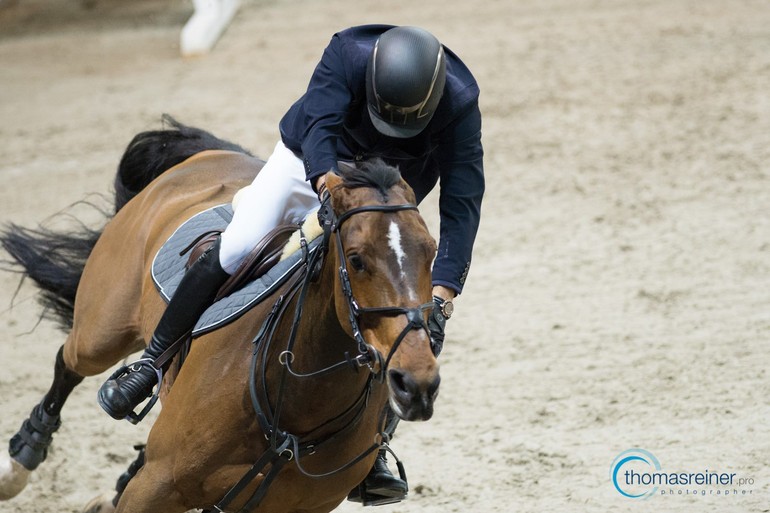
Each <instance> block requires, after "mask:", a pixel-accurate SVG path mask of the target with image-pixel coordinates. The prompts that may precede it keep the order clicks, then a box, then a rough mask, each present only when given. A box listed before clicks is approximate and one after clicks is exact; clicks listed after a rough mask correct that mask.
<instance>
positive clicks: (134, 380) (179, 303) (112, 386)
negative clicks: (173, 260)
mask: <svg viewBox="0 0 770 513" xmlns="http://www.w3.org/2000/svg"><path fill="white" fill-rule="evenodd" d="M219 246H220V239H217V240H216V242H215V243H214V244H212V246H211V247H210V248H208V249H207V250H206V251H205V252H204V253H203V254H202V255H201V256H200V257H199V258H198V260H196V261H195V263H194V264H193V265H192V266H190V268H189V269H188V270H187V273H185V275H184V277H183V278H182V281H181V282H179V286H178V287H177V289H176V292H174V295H173V296H172V297H171V301H169V303H168V306H167V307H166V311H165V312H164V313H163V316H162V317H161V318H160V322H159V323H158V326H157V328H155V333H154V334H153V336H152V339H151V340H150V344H149V346H148V347H147V349H146V350H145V351H144V353H143V354H142V357H141V358H140V360H139V361H137V362H136V363H134V364H132V365H130V366H129V367H127V368H126V370H125V371H124V372H123V373H122V374H120V375H118V376H117V377H116V376H113V377H112V378H110V379H109V380H107V381H106V382H105V383H104V384H103V385H102V387H101V388H100V389H99V394H98V396H97V401H98V402H99V405H100V406H101V407H102V408H104V411H106V412H107V413H109V414H110V416H111V417H113V418H116V419H124V418H126V417H128V416H129V415H130V414H132V413H133V411H134V408H136V406H137V405H138V404H139V403H141V402H142V401H143V400H145V399H146V398H147V397H149V396H150V395H152V389H153V388H154V387H155V385H156V384H157V383H158V375H159V370H160V369H159V368H158V367H157V366H156V365H155V360H156V359H157V358H158V357H159V356H160V355H161V354H163V353H164V352H165V351H166V349H168V348H169V347H170V346H171V345H172V344H173V343H174V342H176V341H177V340H179V339H181V338H184V337H187V336H189V334H190V332H191V331H192V329H193V327H195V323H196V322H197V321H198V318H199V317H200V316H201V315H202V314H203V312H205V311H206V309H207V308H208V307H209V306H211V304H212V303H213V302H214V298H215V297H216V294H217V291H218V290H219V288H220V287H221V286H222V285H223V284H224V282H225V281H227V278H229V277H230V275H229V274H227V273H226V272H225V271H224V270H223V269H222V266H221V265H220V263H219ZM138 420H141V419H136V421H137V422H138Z"/></svg>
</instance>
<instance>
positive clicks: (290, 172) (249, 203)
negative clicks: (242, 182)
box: [219, 141, 319, 274]
mask: <svg viewBox="0 0 770 513" xmlns="http://www.w3.org/2000/svg"><path fill="white" fill-rule="evenodd" d="M318 206H319V202H318V196H317V195H316V193H315V191H313V188H312V187H311V186H310V183H309V182H307V181H306V180H305V166H304V165H303V164H302V160H301V159H299V158H297V157H296V155H294V153H292V151H291V150H289V149H288V148H287V147H286V146H284V144H283V142H282V141H278V144H276V145H275V149H274V150H273V154H272V155H271V156H270V158H269V159H267V162H266V163H265V166H264V167H263V168H262V170H261V171H260V172H259V174H257V177H256V178H254V181H253V182H252V183H251V184H250V185H248V186H247V187H244V188H243V189H241V190H240V191H239V192H238V203H237V206H236V207H235V214H234V216H233V220H232V221H230V224H229V225H227V228H226V229H225V231H224V232H222V243H221V244H222V245H221V247H220V250H219V261H220V263H221V265H222V268H223V269H224V270H225V271H226V272H228V273H230V274H232V273H234V272H235V270H236V269H237V268H238V265H240V263H241V261H243V259H244V258H245V257H246V255H248V254H249V252H250V251H251V250H252V248H254V246H256V245H257V244H258V243H259V241H260V240H262V238H263V237H264V236H265V235H267V234H268V233H269V232H270V230H272V229H273V228H275V227H276V226H278V225H281V224H289V223H300V222H302V221H303V220H304V219H305V217H307V215H308V214H309V213H310V212H311V211H313V210H315V209H316V208H318Z"/></svg>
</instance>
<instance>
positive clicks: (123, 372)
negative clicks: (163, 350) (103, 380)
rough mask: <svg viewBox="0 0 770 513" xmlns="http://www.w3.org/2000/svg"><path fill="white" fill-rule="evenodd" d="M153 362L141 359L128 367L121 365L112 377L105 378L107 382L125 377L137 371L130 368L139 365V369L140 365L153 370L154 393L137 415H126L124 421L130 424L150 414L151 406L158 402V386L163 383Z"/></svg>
mask: <svg viewBox="0 0 770 513" xmlns="http://www.w3.org/2000/svg"><path fill="white" fill-rule="evenodd" d="M153 363H154V360H152V359H151V358H141V359H139V360H136V361H135V362H133V363H130V364H128V365H123V366H122V367H120V368H119V369H118V370H116V371H115V372H113V373H112V375H111V376H110V377H109V378H107V381H109V380H113V379H114V380H117V379H118V378H119V377H121V376H125V375H126V374H129V372H131V371H132V370H133V371H136V370H137V369H136V368H134V369H132V367H135V366H137V365H139V366H140V367H141V364H145V365H149V366H150V367H152V368H153V369H155V374H156V375H157V377H158V383H157V385H155V387H154V392H153V393H152V396H150V401H149V402H148V403H147V404H145V405H144V408H142V410H141V411H140V412H139V413H136V412H133V411H132V412H130V413H129V414H128V415H126V417H125V420H127V421H129V422H130V423H131V424H139V423H140V422H141V421H142V420H143V419H144V418H145V417H146V416H147V414H148V413H149V412H150V410H151V409H152V407H153V406H155V403H156V402H158V397H159V395H160V385H161V384H162V383H163V369H158V368H157V367H155V366H154V365H153Z"/></svg>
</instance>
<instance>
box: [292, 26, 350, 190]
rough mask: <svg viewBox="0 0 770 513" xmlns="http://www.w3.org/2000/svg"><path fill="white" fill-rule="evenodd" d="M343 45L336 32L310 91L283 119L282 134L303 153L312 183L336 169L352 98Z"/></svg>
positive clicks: (318, 67)
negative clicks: (340, 138) (340, 140)
mask: <svg viewBox="0 0 770 513" xmlns="http://www.w3.org/2000/svg"><path fill="white" fill-rule="evenodd" d="M341 46H342V43H341V42H340V39H339V37H338V36H336V35H335V36H334V37H333V38H332V40H331V42H330V43H329V46H327V47H326V49H325V50H324V53H323V56H322V57H321V61H320V62H319V63H318V65H317V66H316V68H315V71H314V72H313V75H312V76H311V77H310V83H309V84H308V88H307V91H306V92H305V94H304V95H303V96H302V97H301V98H300V99H299V100H297V102H296V103H295V104H294V105H292V107H291V108H290V109H289V111H288V112H287V113H286V115H285V116H284V117H283V119H282V120H281V125H280V128H281V136H282V138H283V140H284V142H285V143H286V145H287V146H288V147H289V148H292V149H294V150H295V151H298V150H299V151H300V152H301V153H302V156H303V162H304V164H305V173H306V175H307V179H308V180H309V181H310V183H311V184H315V181H316V179H317V178H318V177H319V176H321V175H323V174H325V173H326V172H328V171H329V170H336V169H337V139H338V137H339V134H340V132H341V130H342V123H343V120H344V116H345V113H346V112H347V109H348V108H349V106H350V102H351V100H352V93H351V90H350V87H349V85H348V81H347V78H346V65H347V63H346V61H345V57H344V56H343V55H342V50H341Z"/></svg>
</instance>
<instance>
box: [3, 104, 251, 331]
mask: <svg viewBox="0 0 770 513" xmlns="http://www.w3.org/2000/svg"><path fill="white" fill-rule="evenodd" d="M162 120H163V122H164V123H167V124H168V125H170V128H167V129H163V130H154V131H148V132H142V133H140V134H138V135H136V136H135V137H134V139H133V140H132V141H131V142H130V143H129V145H128V148H126V151H125V153H124V154H123V158H121V160H120V165H119V166H118V173H117V176H116V177H115V184H114V187H115V210H114V212H116V213H117V212H118V211H119V210H120V209H121V208H123V206H124V205H125V204H126V203H128V202H129V201H130V200H131V198H133V197H134V196H136V195H137V194H139V193H140V192H141V191H142V189H144V188H145V187H146V186H147V185H148V184H149V183H150V182H152V181H153V180H154V179H155V178H157V177H158V176H160V175H161V174H162V173H163V172H164V171H166V170H167V169H170V168H172V167H174V166H175V165H177V164H179V163H181V162H183V161H184V160H186V159H188V158H189V157H191V156H193V155H195V154H196V153H199V152H201V151H204V150H231V151H237V152H241V153H246V154H248V152H247V151H246V150H244V149H243V148H241V147H240V146H238V145H236V144H233V143H230V142H227V141H223V140H222V139H219V138H217V137H215V136H214V135H212V134H210V133H209V132H206V131H204V130H200V129H198V128H193V127H188V126H186V125H183V124H182V123H179V122H178V121H176V120H175V119H173V118H172V117H171V116H169V115H167V114H164V115H163V118H162ZM84 203H86V204H91V203H88V202H84ZM97 208H98V207H97ZM100 210H101V209H100ZM101 213H102V217H103V218H104V219H105V222H106V221H107V220H109V219H110V214H109V213H107V212H104V211H102V212H101ZM60 216H69V215H68V214H66V213H62V214H60ZM70 217H71V216H70ZM102 229H103V226H102V227H101V228H99V229H90V228H88V227H87V226H85V225H84V224H82V223H80V222H78V226H77V227H76V228H75V229H73V230H71V231H65V232H61V231H58V230H51V229H48V228H44V227H38V228H37V229H31V228H23V227H21V226H18V225H15V224H9V225H7V226H6V227H5V228H4V229H3V230H2V231H1V232H0V244H2V246H3V248H4V249H5V250H6V251H7V252H8V254H10V255H11V257H12V258H13V262H11V265H12V266H13V268H14V270H15V271H17V272H20V273H22V274H24V275H25V276H28V277H29V278H31V279H32V280H33V281H34V282H35V284H37V286H38V288H39V289H40V297H39V298H38V300H39V302H40V304H41V305H42V306H43V313H42V317H46V318H50V319H52V320H54V321H56V322H57V323H58V324H59V326H60V327H61V328H62V329H63V330H65V331H69V329H71V328H72V320H73V314H74V308H75V293H76V291H77V288H78V284H79V283H80V277H81V275H82V274H83V268H84V267H85V264H86V260H87V259H88V256H89V255H90V254H91V251H92V250H93V248H94V245H95V244H96V241H97V240H98V239H99V237H100V236H101V233H102Z"/></svg>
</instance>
